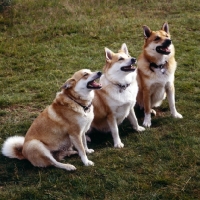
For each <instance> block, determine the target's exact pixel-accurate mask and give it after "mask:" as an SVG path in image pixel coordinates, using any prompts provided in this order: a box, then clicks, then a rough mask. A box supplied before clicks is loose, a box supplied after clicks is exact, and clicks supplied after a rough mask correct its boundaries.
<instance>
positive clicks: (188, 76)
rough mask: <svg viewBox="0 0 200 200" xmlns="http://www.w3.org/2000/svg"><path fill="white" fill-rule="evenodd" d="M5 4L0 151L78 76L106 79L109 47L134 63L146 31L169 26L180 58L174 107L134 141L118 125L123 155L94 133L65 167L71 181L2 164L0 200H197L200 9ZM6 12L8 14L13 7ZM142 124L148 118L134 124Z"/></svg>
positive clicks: (0, 22)
mask: <svg viewBox="0 0 200 200" xmlns="http://www.w3.org/2000/svg"><path fill="white" fill-rule="evenodd" d="M5 2H9V3H11V7H9V8H10V10H9V12H6V14H5V13H4V11H5V9H6V8H5V6H4V7H2V6H1V1H0V147H1V145H2V144H3V141H4V140H5V139H6V138H7V137H8V136H11V135H25V133H26V131H27V129H28V128H29V126H30V124H31V123H32V122H33V120H34V119H35V117H36V116H37V115H38V114H39V113H40V112H41V111H42V110H43V109H44V108H45V107H46V106H47V105H49V104H50V103H51V102H52V100H53V99H54V97H55V94H56V92H57V91H59V88H60V86H61V85H62V84H63V83H64V82H65V80H66V79H68V78H69V77H70V76H71V75H72V74H73V73H74V72H75V71H77V70H79V69H81V68H89V69H91V70H93V71H95V70H101V69H102V67H103V65H104V63H105V60H104V47H108V48H110V49H111V50H113V51H115V52H116V51H117V50H118V49H119V48H120V46H121V44H122V43H124V42H125V43H126V44H127V46H128V48H129V52H130V54H131V55H132V56H134V57H136V58H137V57H138V56H139V54H140V52H141V49H142V45H143V31H142V25H144V24H146V25H148V26H149V27H150V28H151V29H152V30H157V29H159V28H161V26H162V24H163V23H164V22H165V21H167V22H168V23H169V27H170V33H171V35H172V39H173V43H174V45H175V48H176V60H177V62H178V68H177V71H176V79H175V86H176V106H177V110H178V111H179V112H180V113H181V114H182V115H183V117H184V118H183V119H173V118H172V117H171V116H170V112H169V106H168V103H167V102H166V101H165V102H164V103H163V105H162V106H161V107H160V108H159V109H157V111H158V116H156V117H153V120H152V124H153V125H152V127H151V128H150V129H147V130H146V131H145V132H144V133H136V132H135V131H134V130H132V128H131V126H130V124H129V123H128V122H127V121H125V122H124V123H123V124H122V125H120V127H119V128H120V135H121V139H122V141H123V142H124V144H125V147H124V148H123V149H114V148H113V141H112V137H111V135H109V134H107V135H106V134H103V135H102V134H99V133H94V134H93V135H92V136H91V137H92V141H93V142H92V143H91V144H89V147H91V148H93V149H94V150H95V153H94V154H91V155H88V157H89V159H91V160H92V161H94V162H95V166H94V167H85V166H83V163H82V162H81V160H80V158H79V157H78V156H72V157H71V158H66V159H65V161H64V162H69V163H71V164H73V165H75V166H76V167H77V171H75V172H67V171H64V170H61V169H57V168H53V167H49V168H44V169H42V168H36V167H33V166H32V165H31V164H30V163H29V162H28V161H19V160H16V159H9V158H6V157H4V156H2V155H0V199H13V200H17V199H19V200H21V199H26V200H28V199H56V200H59V199H73V200H74V199H78V200H79V199H80V200H82V199H106V200H107V199H144V200H147V199H150V200H157V199H181V200H184V199H190V200H193V199H200V190H199V188H200V132H199V130H200V124H199V121H200V114H199V113H200V106H199V102H200V82H199V80H200V70H199V69H200V64H199V60H200V45H199V44H200V29H199V27H200V4H199V1H198V0H193V1H192V0H182V1H179V0H173V1H169V0H163V1H153V0H147V1H142V0H136V1H132V0H126V1H125V0H87V1H81V0H75V1H72V0H62V1H61V0H58V1H53V0H48V1H45V0H40V1H34V0H23V1H22V0H15V1H5ZM9 6H10V4H9ZM138 120H139V123H140V124H142V120H143V119H142V116H141V115H139V114H138Z"/></svg>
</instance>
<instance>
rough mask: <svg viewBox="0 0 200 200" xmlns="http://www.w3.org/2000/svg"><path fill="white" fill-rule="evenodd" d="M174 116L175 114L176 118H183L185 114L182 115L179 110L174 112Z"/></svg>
mask: <svg viewBox="0 0 200 200" xmlns="http://www.w3.org/2000/svg"><path fill="white" fill-rule="evenodd" d="M172 116H173V117H174V118H183V116H182V115H181V114H180V113H178V112H176V113H174V114H172Z"/></svg>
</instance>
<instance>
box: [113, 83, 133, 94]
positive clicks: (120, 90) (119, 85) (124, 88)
mask: <svg viewBox="0 0 200 200" xmlns="http://www.w3.org/2000/svg"><path fill="white" fill-rule="evenodd" d="M116 85H117V86H118V87H119V92H120V93H121V92H122V90H126V88H127V87H129V85H130V84H125V85H121V84H116Z"/></svg>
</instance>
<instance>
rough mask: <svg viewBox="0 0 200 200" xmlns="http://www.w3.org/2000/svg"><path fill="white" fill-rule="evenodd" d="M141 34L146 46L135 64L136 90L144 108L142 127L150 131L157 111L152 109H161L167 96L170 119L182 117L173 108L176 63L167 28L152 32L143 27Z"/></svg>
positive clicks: (165, 25)
mask: <svg viewBox="0 0 200 200" xmlns="http://www.w3.org/2000/svg"><path fill="white" fill-rule="evenodd" d="M143 30H144V36H145V42H144V46H143V51H142V53H141V55H140V56H139V58H138V64H137V66H138V76H137V80H138V86H139V92H138V95H137V103H138V104H139V106H140V107H142V108H144V114H145V116H144V122H143V125H144V126H146V127H150V126H151V113H153V114H155V115H156V111H155V110H153V109H152V108H153V107H157V106H160V105H161V103H162V101H163V99H165V97H166V94H167V98H168V102H169V107H170V111H171V114H172V116H173V117H175V118H182V115H181V114H179V113H178V112H177V111H176V107H175V88H174V73H175V70H176V61H175V58H174V55H175V49H174V45H173V44H172V40H171V38H170V33H169V26H168V24H167V23H164V24H163V26H162V28H161V30H159V31H151V29H150V28H149V27H148V26H143Z"/></svg>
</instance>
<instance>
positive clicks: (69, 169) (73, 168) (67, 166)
mask: <svg viewBox="0 0 200 200" xmlns="http://www.w3.org/2000/svg"><path fill="white" fill-rule="evenodd" d="M65 169H66V170H68V171H74V170H76V167H75V166H74V165H70V164H65Z"/></svg>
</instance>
